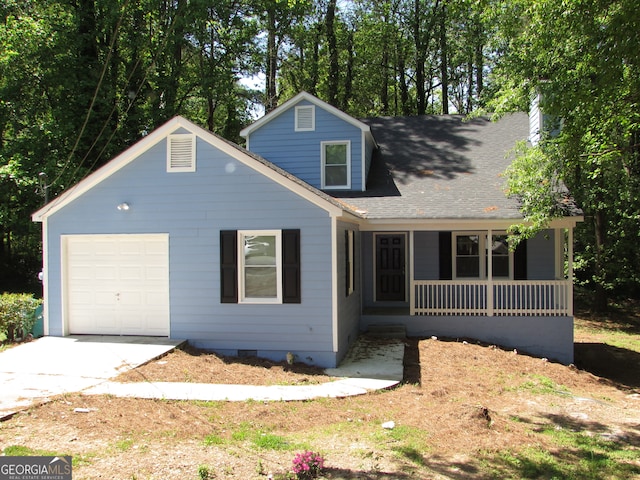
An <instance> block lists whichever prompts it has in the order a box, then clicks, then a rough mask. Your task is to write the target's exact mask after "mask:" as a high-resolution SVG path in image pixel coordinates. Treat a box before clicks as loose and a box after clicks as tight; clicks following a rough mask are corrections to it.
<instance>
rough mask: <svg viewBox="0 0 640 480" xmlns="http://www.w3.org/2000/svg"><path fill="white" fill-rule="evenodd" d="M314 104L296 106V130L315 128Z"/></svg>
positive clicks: (305, 130) (306, 130) (307, 130)
mask: <svg viewBox="0 0 640 480" xmlns="http://www.w3.org/2000/svg"><path fill="white" fill-rule="evenodd" d="M315 108H316V107H315V105H301V106H298V107H296V120H295V121H296V128H295V131H296V132H311V131H313V130H315V129H316V110H315Z"/></svg>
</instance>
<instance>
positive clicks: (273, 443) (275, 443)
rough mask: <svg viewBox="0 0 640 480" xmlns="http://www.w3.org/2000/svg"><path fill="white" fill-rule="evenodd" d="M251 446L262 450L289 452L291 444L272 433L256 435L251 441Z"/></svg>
mask: <svg viewBox="0 0 640 480" xmlns="http://www.w3.org/2000/svg"><path fill="white" fill-rule="evenodd" d="M252 442H253V444H254V445H255V446H256V447H258V448H260V449H263V450H291V449H292V448H293V446H292V445H291V443H290V442H289V441H288V440H287V439H286V438H285V437H282V436H280V435H274V434H272V433H261V432H259V433H257V434H256V435H255V436H254V437H253V439H252Z"/></svg>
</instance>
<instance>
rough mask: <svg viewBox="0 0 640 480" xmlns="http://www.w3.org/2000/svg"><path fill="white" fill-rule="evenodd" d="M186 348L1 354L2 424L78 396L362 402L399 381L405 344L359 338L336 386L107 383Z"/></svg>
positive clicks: (126, 346) (130, 345)
mask: <svg viewBox="0 0 640 480" xmlns="http://www.w3.org/2000/svg"><path fill="white" fill-rule="evenodd" d="M181 343H183V342H182V341H181V340H171V339H167V338H156V337H112V336H93V335H81V336H80V335H79V336H70V337H43V338H40V339H38V340H35V341H33V342H31V343H26V344H23V345H18V346H15V347H13V348H10V349H8V350H5V351H4V352H1V353H0V385H2V388H1V389H0V419H2V418H5V417H7V416H10V415H12V414H14V413H15V412H16V411H19V410H21V409H24V408H27V407H29V406H31V405H33V404H34V403H38V402H44V401H48V399H49V398H50V397H52V396H55V395H60V394H63V393H70V392H82V393H83V394H86V395H105V394H108V395H114V396H119V397H131V398H162V399H168V400H203V401H246V400H249V399H252V400H257V401H293V400H310V399H313V398H321V397H347V396H352V395H362V394H364V393H367V392H369V391H372V390H379V389H385V388H391V387H393V386H395V385H397V384H398V383H400V382H401V381H402V377H403V358H404V342H403V341H402V340H384V341H380V340H376V339H370V338H368V337H361V338H359V339H358V340H357V341H356V343H355V344H354V346H353V347H352V349H351V350H350V351H349V353H348V354H347V357H346V358H345V359H344V361H343V362H342V363H341V365H340V366H339V367H338V368H335V369H328V370H327V375H328V376H331V377H338V378H339V379H338V380H334V381H328V382H326V383H321V384H314V385H296V386H286V385H284V386H283V385H270V386H257V385H255V386H254V385H215V384H199V383H170V382H142V383H119V382H113V381H110V379H112V378H114V377H117V376H118V375H119V374H121V373H123V372H125V371H127V370H130V369H132V368H135V367H137V366H139V365H142V364H144V363H147V362H149V361H151V360H153V359H155V358H157V357H160V356H162V355H164V354H165V353H167V352H169V351H170V350H172V349H174V348H176V347H177V346H178V345H180V344H181Z"/></svg>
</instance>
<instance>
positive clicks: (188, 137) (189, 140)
mask: <svg viewBox="0 0 640 480" xmlns="http://www.w3.org/2000/svg"><path fill="white" fill-rule="evenodd" d="M174 142H176V143H178V142H180V143H182V144H183V147H182V148H183V151H182V154H183V155H186V156H188V159H189V160H190V163H189V164H188V165H186V166H181V167H176V166H174V164H173V161H172V159H173V143H174ZM185 158H187V157H185ZM195 171H196V136H195V135H194V134H192V133H174V134H172V135H169V136H168V137H167V172H168V173H179V172H195Z"/></svg>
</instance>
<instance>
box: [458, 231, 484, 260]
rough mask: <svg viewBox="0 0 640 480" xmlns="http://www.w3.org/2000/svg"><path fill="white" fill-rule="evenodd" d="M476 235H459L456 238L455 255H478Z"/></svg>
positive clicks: (477, 238)
mask: <svg viewBox="0 0 640 480" xmlns="http://www.w3.org/2000/svg"><path fill="white" fill-rule="evenodd" d="M479 240H480V238H479V237H478V235H459V236H457V237H456V255H478V253H479V252H480V248H479V245H478V242H479Z"/></svg>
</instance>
